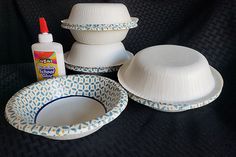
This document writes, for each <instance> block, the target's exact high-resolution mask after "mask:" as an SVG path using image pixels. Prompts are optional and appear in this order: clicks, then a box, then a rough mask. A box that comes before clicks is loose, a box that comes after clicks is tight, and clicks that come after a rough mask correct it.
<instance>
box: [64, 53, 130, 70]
mask: <svg viewBox="0 0 236 157" xmlns="http://www.w3.org/2000/svg"><path fill="white" fill-rule="evenodd" d="M126 52H127V53H128V55H129V59H128V60H131V59H132V58H133V57H134V54H133V53H132V52H130V51H128V50H126ZM69 53H70V51H67V52H66V53H64V62H65V66H66V68H67V69H70V70H73V71H78V72H89V73H105V72H113V71H118V70H119V68H120V67H121V66H122V65H123V64H115V65H111V66H101V67H94V66H91V67H88V66H82V65H74V64H72V63H69V62H68V61H67V56H68V54H69ZM128 60H127V61H128ZM127 61H126V62H127Z"/></svg>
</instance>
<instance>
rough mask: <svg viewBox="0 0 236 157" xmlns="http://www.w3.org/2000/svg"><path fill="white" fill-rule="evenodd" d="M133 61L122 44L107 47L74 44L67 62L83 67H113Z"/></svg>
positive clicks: (107, 45)
mask: <svg viewBox="0 0 236 157" xmlns="http://www.w3.org/2000/svg"><path fill="white" fill-rule="evenodd" d="M130 59H131V56H130V53H129V52H127V51H126V50H125V47H124V45H123V44H122V43H121V42H118V43H113V44H106V45H86V44H81V43H78V42H74V44H73V45H72V48H71V50H70V52H68V54H67V55H65V62H66V63H68V64H71V65H76V66H81V67H111V66H118V65H122V64H123V63H125V62H127V61H128V60H130Z"/></svg>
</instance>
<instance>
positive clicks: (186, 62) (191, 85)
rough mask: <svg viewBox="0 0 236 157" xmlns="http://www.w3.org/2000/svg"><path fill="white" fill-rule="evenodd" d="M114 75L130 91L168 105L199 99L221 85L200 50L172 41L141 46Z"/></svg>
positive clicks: (216, 89)
mask: <svg viewBox="0 0 236 157" xmlns="http://www.w3.org/2000/svg"><path fill="white" fill-rule="evenodd" d="M118 79H119V82H120V83H121V84H122V86H123V87H124V88H126V89H127V90H128V91H129V92H130V93H132V94H133V95H135V96H137V97H140V98H142V99H145V100H149V101H152V102H160V103H166V104H170V105H171V104H191V103H193V102H194V103H196V102H200V101H202V100H203V99H207V98H209V97H208V96H209V95H211V96H212V93H215V94H217V93H219V92H220V91H221V89H222V86H223V80H222V78H221V76H220V74H219V73H218V72H217V71H216V70H214V69H213V68H212V67H210V66H209V64H208V62H207V60H206V58H205V57H204V56H203V55H202V54H201V53H199V52H197V51H196V50H193V49H190V48H187V47H183V46H175V45H160V46H153V47H149V48H146V49H144V50H141V51H140V52H138V53H137V54H136V55H135V56H134V57H133V59H132V60H131V61H130V62H129V63H127V64H124V65H123V66H122V67H121V68H120V70H119V72H118ZM216 87H217V88H216ZM213 95H214V94H213Z"/></svg>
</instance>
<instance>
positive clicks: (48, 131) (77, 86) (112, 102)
mask: <svg viewBox="0 0 236 157" xmlns="http://www.w3.org/2000/svg"><path fill="white" fill-rule="evenodd" d="M70 95H78V96H86V97H91V98H93V99H96V100H98V101H100V102H102V104H103V105H104V106H105V108H106V110H107V112H106V113H105V114H104V115H102V116H99V117H97V118H95V119H92V120H90V121H86V122H83V123H78V124H75V125H66V126H43V125H39V124H37V123H35V122H34V118H35V116H36V114H37V112H38V111H39V110H40V108H42V107H43V106H44V105H45V104H47V103H48V102H50V101H53V100H55V99H58V98H60V97H66V96H70ZM127 103H128V95H127V92H126V91H125V90H124V89H123V88H122V87H121V86H120V85H119V84H118V83H117V82H115V81H113V80H111V79H108V78H105V77H102V76H96V75H69V76H63V77H57V78H52V79H48V80H44V81H40V82H37V83H34V84H32V85H29V86H27V87H25V88H23V89H21V90H20V91H19V92H17V93H16V94H15V95H13V96H12V97H11V99H10V100H9V101H8V103H7V105H6V108H5V117H6V120H7V121H8V122H9V123H10V124H11V125H12V126H13V127H15V128H17V129H19V130H21V131H24V132H27V133H31V134H36V135H42V136H48V137H58V136H65V135H74V134H80V133H85V132H87V131H90V130H93V129H96V128H99V127H102V126H103V125H105V124H108V123H110V122H111V121H112V120H114V119H116V118H117V117H118V116H119V115H120V114H121V112H122V111H123V110H124V109H125V107H126V106H127Z"/></svg>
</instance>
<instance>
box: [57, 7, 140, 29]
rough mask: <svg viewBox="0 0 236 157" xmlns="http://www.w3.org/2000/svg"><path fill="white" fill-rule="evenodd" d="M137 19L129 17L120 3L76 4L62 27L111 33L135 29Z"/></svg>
mask: <svg viewBox="0 0 236 157" xmlns="http://www.w3.org/2000/svg"><path fill="white" fill-rule="evenodd" d="M137 22H138V18H136V17H130V14H129V11H128V9H127V7H126V6H125V5H124V4H121V3H78V4H76V5H74V6H73V7H72V9H71V13H70V15H69V18H68V19H65V20H62V21H61V23H62V25H61V26H62V27H63V28H65V29H72V30H78V31H111V30H124V29H130V28H135V27H137Z"/></svg>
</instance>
